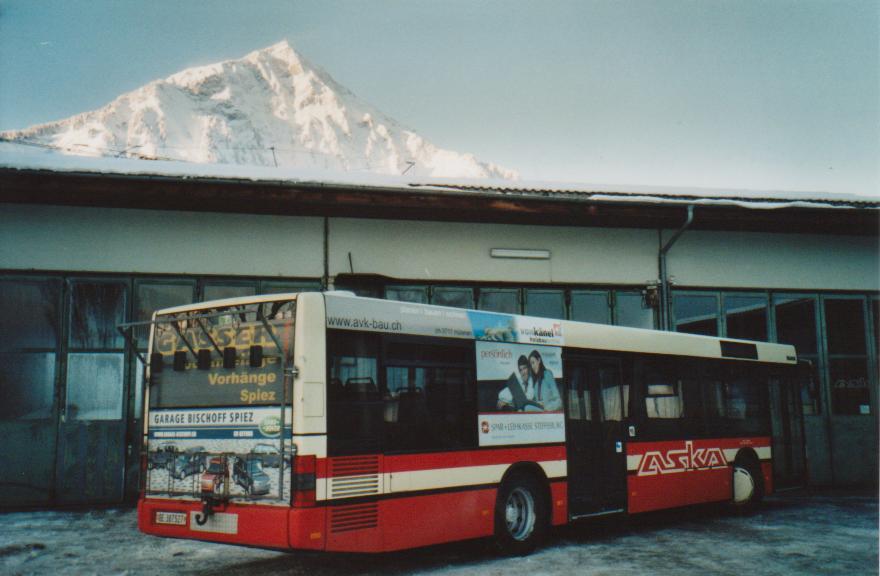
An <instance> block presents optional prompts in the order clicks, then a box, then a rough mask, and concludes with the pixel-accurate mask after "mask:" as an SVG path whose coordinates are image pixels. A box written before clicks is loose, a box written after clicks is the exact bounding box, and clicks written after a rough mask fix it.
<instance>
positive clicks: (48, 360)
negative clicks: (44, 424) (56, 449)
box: [0, 352, 55, 420]
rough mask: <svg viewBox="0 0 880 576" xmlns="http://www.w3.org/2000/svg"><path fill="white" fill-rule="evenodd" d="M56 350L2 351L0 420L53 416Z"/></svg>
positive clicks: (0, 359)
mask: <svg viewBox="0 0 880 576" xmlns="http://www.w3.org/2000/svg"><path fill="white" fill-rule="evenodd" d="M54 391H55V354H54V353H51V352H50V353H22V354H15V353H0V398H2V402H0V420H18V419H27V420H39V419H45V418H50V417H51V416H52V399H53V397H54Z"/></svg>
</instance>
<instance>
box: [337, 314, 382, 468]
mask: <svg viewBox="0 0 880 576" xmlns="http://www.w3.org/2000/svg"><path fill="white" fill-rule="evenodd" d="M378 350H379V346H378V340H377V338H376V337H375V336H374V335H371V334H361V333H353V332H335V331H331V332H328V335H327V356H328V367H327V369H328V378H327V381H328V393H327V401H328V402H327V403H328V413H327V428H328V430H327V432H328V437H329V440H330V445H329V446H328V451H329V452H330V454H331V455H334V456H335V455H343V454H367V453H375V452H379V451H380V450H381V427H382V394H381V392H380V389H379V373H378V371H379V368H378Z"/></svg>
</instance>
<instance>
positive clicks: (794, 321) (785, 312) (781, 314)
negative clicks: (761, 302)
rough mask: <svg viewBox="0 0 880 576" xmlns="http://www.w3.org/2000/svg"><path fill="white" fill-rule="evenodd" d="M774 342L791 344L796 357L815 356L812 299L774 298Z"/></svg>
mask: <svg viewBox="0 0 880 576" xmlns="http://www.w3.org/2000/svg"><path fill="white" fill-rule="evenodd" d="M773 307H774V308H775V311H776V341H777V342H780V343H782V344H791V345H793V346H794V347H795V348H796V349H797V353H798V356H801V355H804V354H816V353H817V351H818V346H817V345H816V302H815V301H814V300H813V299H812V298H786V297H774V298H773Z"/></svg>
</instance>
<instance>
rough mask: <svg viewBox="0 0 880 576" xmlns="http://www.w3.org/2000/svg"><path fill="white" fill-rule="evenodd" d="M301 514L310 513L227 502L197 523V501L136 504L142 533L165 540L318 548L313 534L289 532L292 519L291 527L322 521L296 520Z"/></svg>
mask: <svg viewBox="0 0 880 576" xmlns="http://www.w3.org/2000/svg"><path fill="white" fill-rule="evenodd" d="M300 512H307V513H308V512H312V511H311V510H294V509H291V508H288V507H276V506H261V505H260V506H257V505H247V504H232V503H230V504H226V505H220V506H217V507H215V509H214V513H213V514H212V515H210V516H209V517H208V518H207V519H206V520H205V521H204V523H203V524H199V520H201V519H203V516H202V514H201V513H202V506H201V503H200V502H196V501H191V500H190V501H180V500H171V499H147V500H143V499H142V500H140V501H139V502H138V528H139V529H140V531H141V532H144V533H145V534H151V535H153V536H164V537H168V538H192V539H197V540H208V541H211V542H222V543H226V544H239V545H245V546H257V547H261V548H275V549H289V548H291V547H295V548H313V549H314V548H319V547H320V546H321V545H322V544H323V541H322V540H321V539H316V538H315V537H314V532H312V533H310V532H309V531H308V530H297V531H296V532H297V533H296V534H294V533H293V532H292V531H291V530H290V526H291V521H292V520H296V523H295V524H294V525H298V526H303V525H307V524H311V525H313V526H316V527H322V525H323V522H322V521H321V520H319V519H317V518H314V519H309V518H295V516H302V514H299V513H300ZM310 520H312V522H310ZM308 544H311V545H308ZM316 544H317V545H316Z"/></svg>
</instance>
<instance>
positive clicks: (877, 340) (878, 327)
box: [871, 300, 880, 363]
mask: <svg viewBox="0 0 880 576" xmlns="http://www.w3.org/2000/svg"><path fill="white" fill-rule="evenodd" d="M871 314H873V315H874V350H876V351H877V362H878V363H880V300H873V301H871Z"/></svg>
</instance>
